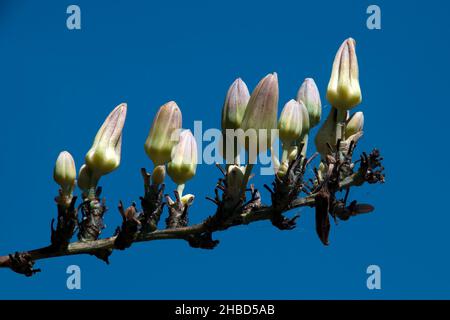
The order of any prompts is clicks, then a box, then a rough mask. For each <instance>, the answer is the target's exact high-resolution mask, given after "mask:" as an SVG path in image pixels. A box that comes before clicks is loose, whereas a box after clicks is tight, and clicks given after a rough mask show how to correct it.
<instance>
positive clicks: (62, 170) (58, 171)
mask: <svg viewBox="0 0 450 320" xmlns="http://www.w3.org/2000/svg"><path fill="white" fill-rule="evenodd" d="M76 176H77V172H76V169H75V161H74V160H73V158H72V155H71V154H70V153H69V152H67V151H63V152H61V153H60V154H59V156H58V158H57V159H56V164H55V168H54V170H53V179H54V180H55V182H56V183H57V184H59V185H60V186H61V190H62V192H63V193H64V194H66V195H69V194H72V191H73V187H74V186H75V179H76Z"/></svg>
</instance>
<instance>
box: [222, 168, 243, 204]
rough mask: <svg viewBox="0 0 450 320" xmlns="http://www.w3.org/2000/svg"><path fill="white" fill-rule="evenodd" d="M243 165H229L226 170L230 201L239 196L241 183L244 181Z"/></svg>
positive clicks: (237, 198)
mask: <svg viewBox="0 0 450 320" xmlns="http://www.w3.org/2000/svg"><path fill="white" fill-rule="evenodd" d="M244 172H245V167H241V166H237V165H231V166H229V167H228V172H227V189H226V190H227V195H228V196H229V197H230V198H232V202H235V201H237V200H239V198H240V196H241V188H242V183H243V181H244Z"/></svg>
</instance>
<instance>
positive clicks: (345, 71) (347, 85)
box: [327, 38, 362, 111]
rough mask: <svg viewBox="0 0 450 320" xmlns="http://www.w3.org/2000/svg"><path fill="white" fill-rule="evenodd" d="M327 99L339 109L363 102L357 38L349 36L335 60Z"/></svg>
mask: <svg viewBox="0 0 450 320" xmlns="http://www.w3.org/2000/svg"><path fill="white" fill-rule="evenodd" d="M327 99H328V101H329V102H330V104H331V105H332V106H333V107H334V108H336V109H339V110H342V111H345V110H349V109H351V108H353V107H354V106H356V105H358V104H359V103H361V99H362V98H361V88H360V86H359V70H358V60H357V57H356V51H355V40H353V39H352V38H349V39H347V40H345V41H344V43H342V45H341V47H340V48H339V50H338V52H337V53H336V57H335V58H334V62H333V69H332V72H331V77H330V82H329V83H328V90H327Z"/></svg>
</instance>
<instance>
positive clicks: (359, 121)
mask: <svg viewBox="0 0 450 320" xmlns="http://www.w3.org/2000/svg"><path fill="white" fill-rule="evenodd" d="M363 127H364V114H363V113H362V112H361V111H358V112H356V113H355V114H353V115H352V116H351V117H350V119H348V120H347V123H346V126H345V138H346V139H347V138H349V137H350V136H352V135H354V134H356V133H358V132H360V131H362V129H363Z"/></svg>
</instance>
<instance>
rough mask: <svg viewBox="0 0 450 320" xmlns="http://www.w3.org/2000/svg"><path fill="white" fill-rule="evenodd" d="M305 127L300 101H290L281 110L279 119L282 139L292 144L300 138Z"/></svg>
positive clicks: (285, 142) (287, 143)
mask: <svg viewBox="0 0 450 320" xmlns="http://www.w3.org/2000/svg"><path fill="white" fill-rule="evenodd" d="M302 127H303V112H302V110H301V106H300V103H298V102H297V101H295V100H290V101H288V102H287V103H286V104H285V105H284V108H283V110H282V111H281V115H280V120H278V130H279V135H280V140H281V141H282V142H283V144H285V145H287V146H288V145H290V144H291V143H292V142H293V141H295V140H297V139H299V138H300V136H301V134H302Z"/></svg>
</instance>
